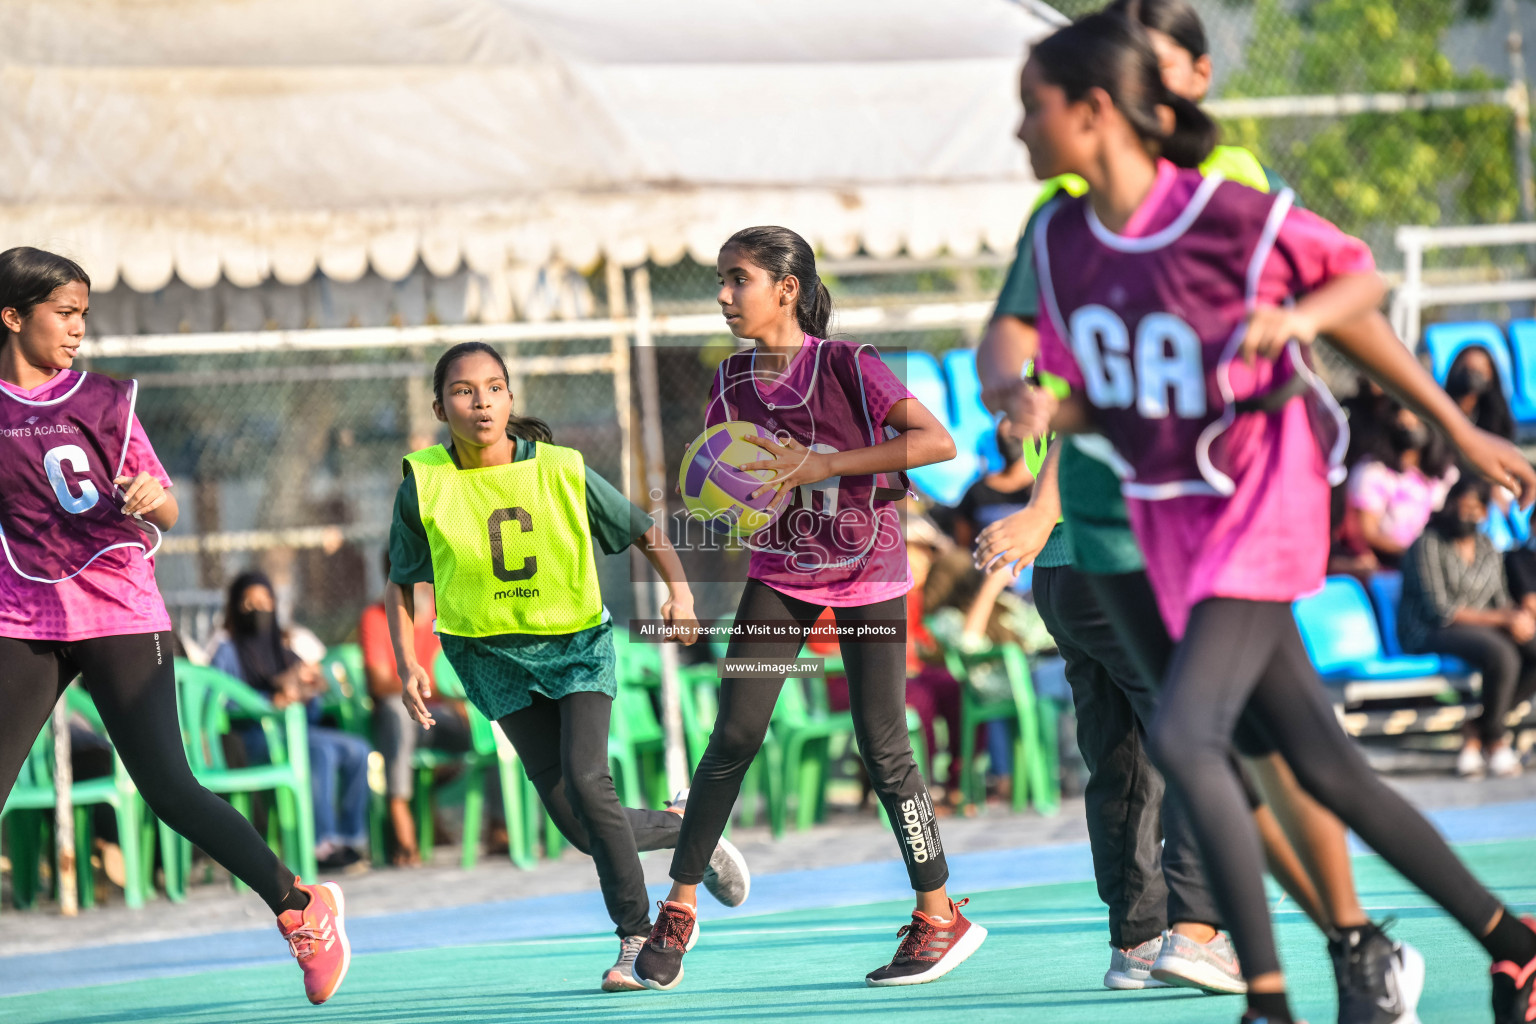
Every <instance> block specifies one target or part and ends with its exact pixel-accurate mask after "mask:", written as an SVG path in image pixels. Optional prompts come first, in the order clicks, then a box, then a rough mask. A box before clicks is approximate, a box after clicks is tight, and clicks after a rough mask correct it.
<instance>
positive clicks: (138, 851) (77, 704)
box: [0, 686, 155, 909]
mask: <svg viewBox="0 0 1536 1024" xmlns="http://www.w3.org/2000/svg"><path fill="white" fill-rule="evenodd" d="M64 699H65V703H66V707H68V709H69V710H70V711H72V712H76V713H78V714H80V715H82V716H83V717H84V718H85V719H86V721H87V722H88V723H89V724H90V725H91V727H92V729H94V730H95V731H97V732H98V733H102V734H103V735H104V734H105V730H104V729H103V727H102V723H101V716H100V715H99V714H97V712H96V705H95V704H94V703H93V702H92V701H91V698H90V695H89V694H87V693H86V692H85V691H84V690H83V689H81V688H80V687H79V686H71V687H70V688H69V689H68V690H67V691H66V692H65V698H64ZM69 792H70V799H71V801H72V802H73V804H74V808H75V870H76V878H77V886H78V896H79V901H80V906H82V907H86V908H89V907H92V906H95V904H96V880H95V876H94V872H93V870H92V868H91V847H92V845H93V842H92V839H93V830H92V828H91V810H90V809H91V808H92V807H93V806H95V805H97V804H106V805H107V806H109V807H111V808H112V810H113V813H114V815H115V816H116V818H117V831H118V838H119V841H120V842H121V847H122V851H123V869H124V873H125V875H126V877H125V879H124V889H123V901H124V902H125V903H126V904H127V905H128V906H130V907H142V906H143V905H144V899H145V896H146V894H148V893H149V891H150V889H151V872H152V870H153V866H154V851H155V833H154V826H153V823H152V819H151V817H150V815H149V814H148V810H147V808H145V806H144V802H143V800H142V799H141V798H140V797H139V791H138V788H137V787H136V786H134V784H133V780H132V779H131V778H130V777H129V775H128V770H127V769H126V768H124V767H123V762H122V759H121V758H120V757H118V756H117V752H116V750H114V751H113V752H112V772H111V774H109V775H105V776H102V777H100V778H95V779H84V780H80V781H76V782H75V783H74V784H73V785H72V786H71V787H70V791H69ZM55 797H56V794H55V792H54V785H53V726H52V723H49V724H48V725H45V726H44V727H43V729H42V731H41V732H40V733H38V736H37V739H36V740H35V741H34V742H33V744H32V749H31V751H30V752H28V754H27V759H26V761H25V762H24V763H23V764H22V767H21V773H20V775H18V777H17V779H16V784H15V786H13V787H12V789H11V793H10V796H9V797H7V798H6V801H5V806H4V807H3V808H0V822H4V820H5V819H6V818H7V817H10V821H11V825H10V838H11V897H12V902H13V903H14V904H15V906H16V907H17V908H19V909H24V908H26V907H30V906H32V905H33V903H34V902H35V901H36V899H37V892H38V888H39V886H38V865H39V862H40V859H41V857H42V856H43V854H44V851H47V852H48V853H49V854H50V855H51V853H52V852H53V844H52V843H47V842H46V836H47V835H50V834H51V832H52V829H51V827H50V826H51V822H52V818H51V817H50V816H48V815H44V814H41V813H37V812H42V811H51V810H52V809H53V807H54V803H55ZM54 878H55V879H57V878H58V873H57V871H55V873H54Z"/></svg>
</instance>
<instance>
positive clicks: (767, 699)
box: [635, 227, 986, 989]
mask: <svg viewBox="0 0 1536 1024" xmlns="http://www.w3.org/2000/svg"><path fill="white" fill-rule="evenodd" d="M717 270H718V274H719V280H720V291H719V294H718V296H717V297H718V300H719V302H720V309H721V312H722V313H723V314H724V316H725V322H726V326H727V327H729V328H730V331H731V333H732V334H734V335H735V336H736V337H738V338H747V339H751V340H752V341H754V342H755V343H756V344H755V345H754V346H753V347H752V348H751V349H748V350H744V351H740V352H737V353H735V354H733V355H731V356H729V357H727V358H726V359H725V360H724V361H723V362H722V363H721V364H720V370H719V373H718V374H717V376H716V378H715V383H714V388H713V391H712V393H711V401H710V406H709V410H708V413H707V415H706V423H707V424H709V425H713V424H716V423H721V422H724V421H727V420H745V421H748V422H752V423H756V424H758V425H759V426H760V427H762V428H764V429H766V430H767V431H769V432H770V433H772V434H774V435H775V437H776V441H768V440H766V439H759V438H754V439H753V443H756V444H759V446H760V447H762V448H764V449H765V451H766V452H767V453H768V457H767V458H765V459H763V460H761V461H757V462H753V463H751V465H750V468H751V469H752V470H754V471H758V470H763V471H766V475H765V476H764V480H765V481H766V482H765V483H764V484H763V486H762V487H760V488H759V489H758V491H757V492H755V493H754V494H753V495H752V496H751V497H752V498H756V497H759V496H760V495H761V494H764V493H766V492H767V491H769V490H773V491H775V492H777V497H776V498H775V499H774V502H775V506H776V507H777V509H778V510H779V514H778V516H777V518H776V519H775V520H774V521H773V522H772V523H770V524H769V525H768V526H766V527H763V528H762V529H761V530H759V531H758V532H757V533H755V534H753V536H752V537H751V538H750V539H749V540H748V542H747V543H748V546H749V547H750V548H751V549H752V554H751V561H750V565H749V567H748V570H747V583H746V589H745V590H744V591H743V592H742V597H741V603H740V605H739V606H738V607H737V610H736V619H735V622H736V625H737V626H738V627H741V626H745V625H747V624H749V623H750V624H752V625H753V626H754V627H761V628H762V629H763V630H766V632H764V631H754V632H752V633H751V634H750V635H749V634H746V633H743V632H737V633H735V634H733V636H732V638H731V641H730V645H729V649H728V651H727V657H730V658H753V659H758V660H785V659H789V658H793V657H795V656H796V655H797V654H798V653H799V652H800V648H801V646H802V644H803V643H804V641H805V637H806V635H807V634H808V633H809V632H810V630H811V627H812V625H813V624H814V623H815V622H816V619H817V618H818V616H820V615H821V613H822V612H823V611H824V610H826V609H827V608H831V609H832V611H833V614H834V615H835V617H836V620H837V624H838V626H839V627H840V628H841V629H843V630H858V629H859V628H860V627H861V626H862V627H864V629H865V631H866V634H868V635H866V636H865V637H863V638H860V637H856V636H851V635H847V634H846V633H845V634H844V636H843V637H841V638H840V639H841V647H842V652H843V659H844V663H845V665H846V666H847V672H848V686H849V698H850V701H851V704H852V712H853V721H854V733H855V737H856V739H857V741H858V746H859V753H860V755H861V756H862V757H863V759H864V764H865V767H866V768H867V769H868V770H869V777H870V781H871V782H872V784H873V785H874V789H875V792H876V794H877V795H878V796H879V798H880V801H881V803H882V804H883V805H884V807H885V811H886V813H887V814H888V815H889V816H890V821H891V823H892V828H893V829H894V830H895V832H896V838H897V843H898V844H899V845H900V847H901V851H902V855H903V857H904V858H905V861H906V865H907V874H908V877H909V878H910V879H911V883H912V888H913V890H915V892H916V894H917V907H916V909H915V910H914V911H913V913H912V920H911V923H910V924H908V925H905V926H904V927H902V928H901V930H900V932H899V934H900V936H901V939H902V941H901V944H900V946H899V948H898V949H897V951H896V956H895V958H894V959H893V960H892V961H891V962H890V964H888V965H887V966H885V967H881V968H879V969H878V970H875V971H872V972H871V973H870V974H868V975H867V976H866V981H867V982H868V983H869V984H870V985H914V984H921V983H923V982H928V981H933V980H935V979H936V978H939V977H941V976H943V975H944V974H946V973H948V972H949V971H951V970H953V969H954V968H955V967H956V966H957V965H958V964H960V963H961V962H962V961H964V960H965V959H966V958H967V957H968V956H970V955H971V953H973V952H975V950H976V949H977V947H979V946H980V945H981V942H982V940H983V939H984V938H985V936H986V931H985V929H983V928H981V927H980V926H979V925H975V924H972V923H971V922H970V921H968V920H966V918H965V916H964V915H963V914H961V913H960V907H961V906H963V905H964V903H965V901H963V900H962V901H961V903H960V904H958V905H957V904H956V903H954V902H953V901H952V900H950V898H949V895H948V892H947V890H946V888H945V882H946V880H947V878H948V875H949V871H948V868H947V867H946V865H945V861H944V850H943V846H942V844H941V843H940V841H939V830H938V825H937V822H936V821H935V820H934V816H933V801H932V799H931V798H930V797H929V795H928V789H927V786H926V785H925V784H924V782H923V778H922V775H921V774H920V773H919V772H918V770H917V765H916V763H915V762H914V760H913V757H912V748H911V744H910V742H909V740H908V738H907V724H906V721H907V720H906V700H905V693H906V678H907V677H906V645H905V642H904V640H903V630H904V624H905V622H906V597H905V595H906V592H907V591H908V590H909V589H910V588H911V586H912V582H911V577H910V575H909V571H908V568H907V559H906V552H905V547H904V544H903V542H902V534H901V524H900V522H899V520H898V518H897V515H896V510H895V506H894V499H899V498H900V497H902V496H903V494H904V491H903V490H900V489H897V488H890V487H882V486H879V477H880V476H881V475H882V474H898V473H901V472H902V471H904V470H907V469H911V468H913V467H915V466H924V465H928V464H929V463H934V462H943V461H945V460H947V459H951V458H953V457H954V455H955V445H954V442H953V440H951V439H950V436H949V433H948V431H946V430H945V429H944V427H943V425H942V424H940V423H939V421H938V420H936V419H935V418H934V416H933V414H932V413H930V412H929V411H928V410H927V409H925V408H924V407H923V406H922V405H921V404H920V403H919V402H917V401H916V400H915V399H914V398H912V396H911V395H910V394H908V392H907V390H906V388H905V387H903V386H902V384H901V382H900V381H899V380H897V379H896V377H895V375H894V374H893V373H892V372H891V371H890V370H889V369H888V368H887V367H886V366H885V365H884V363H882V362H881V360H880V358H879V356H878V355H877V354H876V353H875V351H874V349H873V347H872V346H868V345H853V344H849V343H847V342H842V341H829V340H823V339H824V336H825V335H826V333H827V323H828V320H829V318H830V316H831V311H832V310H831V306H832V302H831V296H830V295H828V293H827V289H826V286H825V285H824V284H822V283H821V279H820V278H819V277H818V276H817V274H816V262H815V257H814V255H813V254H812V252H811V247H810V245H808V244H807V243H806V241H805V239H803V238H801V237H800V236H799V235H797V234H795V233H794V232H793V231H790V230H788V229H786V228H781V227H755V228H747V229H745V230H742V231H738V232H737V233H736V234H734V235H732V236H731V237H730V239H728V240H727V241H726V243H725V245H724V246H723V247H722V248H721V250H720V256H719V260H718V263H717ZM880 627H891V628H890V635H888V636H884V635H881V636H879V637H878V638H872V637H873V636H874V634H876V633H879V632H880ZM783 685H784V680H783V679H782V678H779V679H765V678H726V679H723V680H721V683H720V709H719V715H718V717H717V718H716V720H715V728H714V732H713V733H712V734H711V736H710V739H709V746H708V749H706V751H705V753H704V756H703V758H702V759H701V760H700V762H699V766H698V768H697V769H696V770H695V772H694V776H693V789H692V791H691V799H690V800H689V802H688V809H687V812H686V813H685V814H684V816H683V829H682V835H681V837H679V839H678V844H677V852H676V853H675V854H674V855H673V858H672V878H673V886H672V891H671V893H670V894H669V895H668V898H667V899H666V900H665V901H664V902H663V903H662V905H661V913H660V915H659V916H658V917H657V919H656V925H655V927H654V928H653V929H652V931H651V938H650V941H649V942H647V943H646V945H645V948H644V949H643V950H642V951H641V953H640V958H639V960H638V961H637V962H636V964H635V973H636V975H637V976H638V977H639V978H640V979H641V980H642V981H643V982H644V983H645V984H646V985H647V986H648V987H650V988H654V989H670V988H672V987H674V986H676V985H677V984H678V983H679V982H680V981H681V980H682V977H683V955H684V953H686V952H687V951H688V950H689V949H691V948H692V947H693V944H694V941H695V940H696V939H697V937H698V923H697V920H696V917H695V906H696V890H697V886H698V884H699V881H700V879H701V878H702V877H703V872H704V868H705V864H706V861H707V858H708V856H709V851H710V850H711V849H713V848H714V845H715V843H716V842H718V841H719V837H720V834H721V832H722V831H723V830H724V829H725V825H726V820H727V818H728V817H729V815H730V812H731V807H732V805H734V804H735V802H736V797H737V794H738V793H739V791H740V788H741V780H742V776H743V775H744V774H745V773H746V770H747V767H748V766H749V765H750V764H751V763H752V759H753V758H754V757H756V756H757V752H758V749H759V748H760V747H761V746H762V743H763V737H764V735H765V734H766V732H767V729H768V722H769V719H770V718H771V717H772V715H773V708H774V705H775V704H776V703H777V701H778V696H779V691H780V689H781V688H782V687H783Z"/></svg>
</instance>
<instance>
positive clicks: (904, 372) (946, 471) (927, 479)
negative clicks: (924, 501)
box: [881, 352, 980, 505]
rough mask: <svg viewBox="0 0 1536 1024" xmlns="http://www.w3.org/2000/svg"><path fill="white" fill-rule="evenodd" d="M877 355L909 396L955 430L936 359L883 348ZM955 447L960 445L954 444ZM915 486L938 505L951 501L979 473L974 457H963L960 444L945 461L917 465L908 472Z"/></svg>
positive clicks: (944, 385) (946, 388)
mask: <svg viewBox="0 0 1536 1024" xmlns="http://www.w3.org/2000/svg"><path fill="white" fill-rule="evenodd" d="M881 358H882V359H884V360H885V363H886V365H887V366H889V367H890V368H891V369H892V370H894V371H895V372H896V376H897V377H899V378H900V379H901V381H902V382H903V383H904V384H906V386H907V390H908V391H910V392H912V397H914V398H916V399H917V400H918V401H919V402H922V403H923V405H924V406H926V407H927V409H928V411H930V412H932V413H933V415H934V416H935V417H937V418H938V420H939V422H940V423H943V424H944V428H945V429H946V430H948V431H949V432H950V434H952V435H953V434H955V432H956V429H957V428H956V425H955V422H954V417H953V415H952V414H951V412H950V401H949V385H948V384H947V383H946V382H945V380H944V371H943V370H942V369H940V368H939V361H938V360H937V359H935V358H934V357H933V356H931V355H929V354H928V353H927V352H883V353H881ZM956 448H960V445H959V444H958V442H957V444H956ZM907 475H908V476H909V477H911V479H912V483H913V484H914V485H916V487H917V489H918V490H920V491H922V492H923V493H924V494H926V495H928V497H930V498H932V499H933V500H934V501H937V502H938V503H939V504H941V505H954V504H956V503H958V502H959V501H960V499H961V498H962V497H964V496H965V490H966V488H967V487H970V486H971V484H972V483H973V482H974V481H975V480H976V478H977V477H978V476H979V475H980V473H979V472H978V471H977V468H976V460H975V458H974V457H972V458H966V457H965V451H964V449H963V448H960V452H959V455H958V456H957V457H956V458H953V459H950V460H949V461H948V462H940V463H936V464H934V465H931V466H919V467H918V468H917V469H914V470H911V471H910V472H909V473H908V474H907Z"/></svg>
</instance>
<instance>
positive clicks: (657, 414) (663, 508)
mask: <svg viewBox="0 0 1536 1024" xmlns="http://www.w3.org/2000/svg"><path fill="white" fill-rule="evenodd" d="M630 285H631V287H633V288H634V290H635V370H636V373H635V377H636V383H637V384H638V385H639V390H640V439H641V445H642V447H643V450H644V453H645V489H646V499H647V500H646V505H647V506H648V507H649V508H650V510H651V518H653V519H655V520H656V522H657V523H658V524H659V525H660V526H661V528H662V529H663V530H665V529H666V524H667V519H668V517H667V492H666V480H667V465H666V452H665V450H664V448H665V446H664V444H663V440H662V432H661V391H660V386H659V384H658V381H657V376H656V345H655V343H654V339H653V337H652V330H653V322H652V319H651V271H650V268H649V267H647V266H639V267H636V268H635V269H634V270H633V271H631V272H630ZM651 593H652V594H653V600H654V604H653V605H652V606H651V607H652V608H654V609H656V617H657V618H660V609H661V603H662V602H663V601H665V600H666V599H667V587H666V584H665V583H663V582H662V581H661V580H659V579H658V580H656V581H655V582H653V583H652V584H651ZM661 727H662V730H663V732H664V733H665V735H666V760H667V788H668V789H669V790H671V791H672V792H674V793H675V792H677V791H678V790H680V789H682V788H683V787H684V786H686V785H687V784H688V757H687V754H686V753H685V751H684V749H683V742H684V740H683V713H682V703H681V700H680V697H679V694H678V679H677V647H676V646H675V645H674V644H669V643H664V644H662V645H661Z"/></svg>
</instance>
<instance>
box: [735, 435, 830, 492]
mask: <svg viewBox="0 0 1536 1024" xmlns="http://www.w3.org/2000/svg"><path fill="white" fill-rule="evenodd" d="M742 440H743V441H745V442H747V443H748V444H755V445H757V446H758V447H759V448H761V449H763V450H764V451H766V452H768V453H769V454H771V455H772V456H773V458H771V459H759V460H757V461H756V462H750V463H747V464H746V465H744V466H741V467H739V468H741V469H749V470H752V471H753V472H762V471H763V470H767V471H768V472H770V473H772V474H773V477H772V478H770V479H769V480H767V481H766V482H764V484H763V485H762V486H761V487H759V488H758V489H757V490H755V491H753V492H752V493H751V494H750V495H748V496H747V500H748V501H752V500H755V499H756V498H757V497H758V496H759V495H762V494H766V493H767V492H769V491H778V492H779V497H778V498H776V499H774V500H775V502H776V503H777V502H780V501H785V500H787V499H788V496H789V494H790V493H791V492H793V491H794V489H795V488H796V487H800V486H802V485H804V484H814V483H818V482H820V481H822V480H825V479H826V478H827V477H829V476H831V475H832V472H831V469H830V467H829V466H828V462H829V461H830V460H829V459H828V458H827V456H826V455H823V454H822V453H820V452H813V451H811V450H810V449H809V448H807V447H806V446H805V445H803V444H801V443H800V442H799V441H796V440H795V439H794V438H792V437H786V438H784V439H783V440H782V441H770V440H768V439H767V438H766V437H758V436H757V435H755V434H749V435H747V436H746V437H743V438H742Z"/></svg>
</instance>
